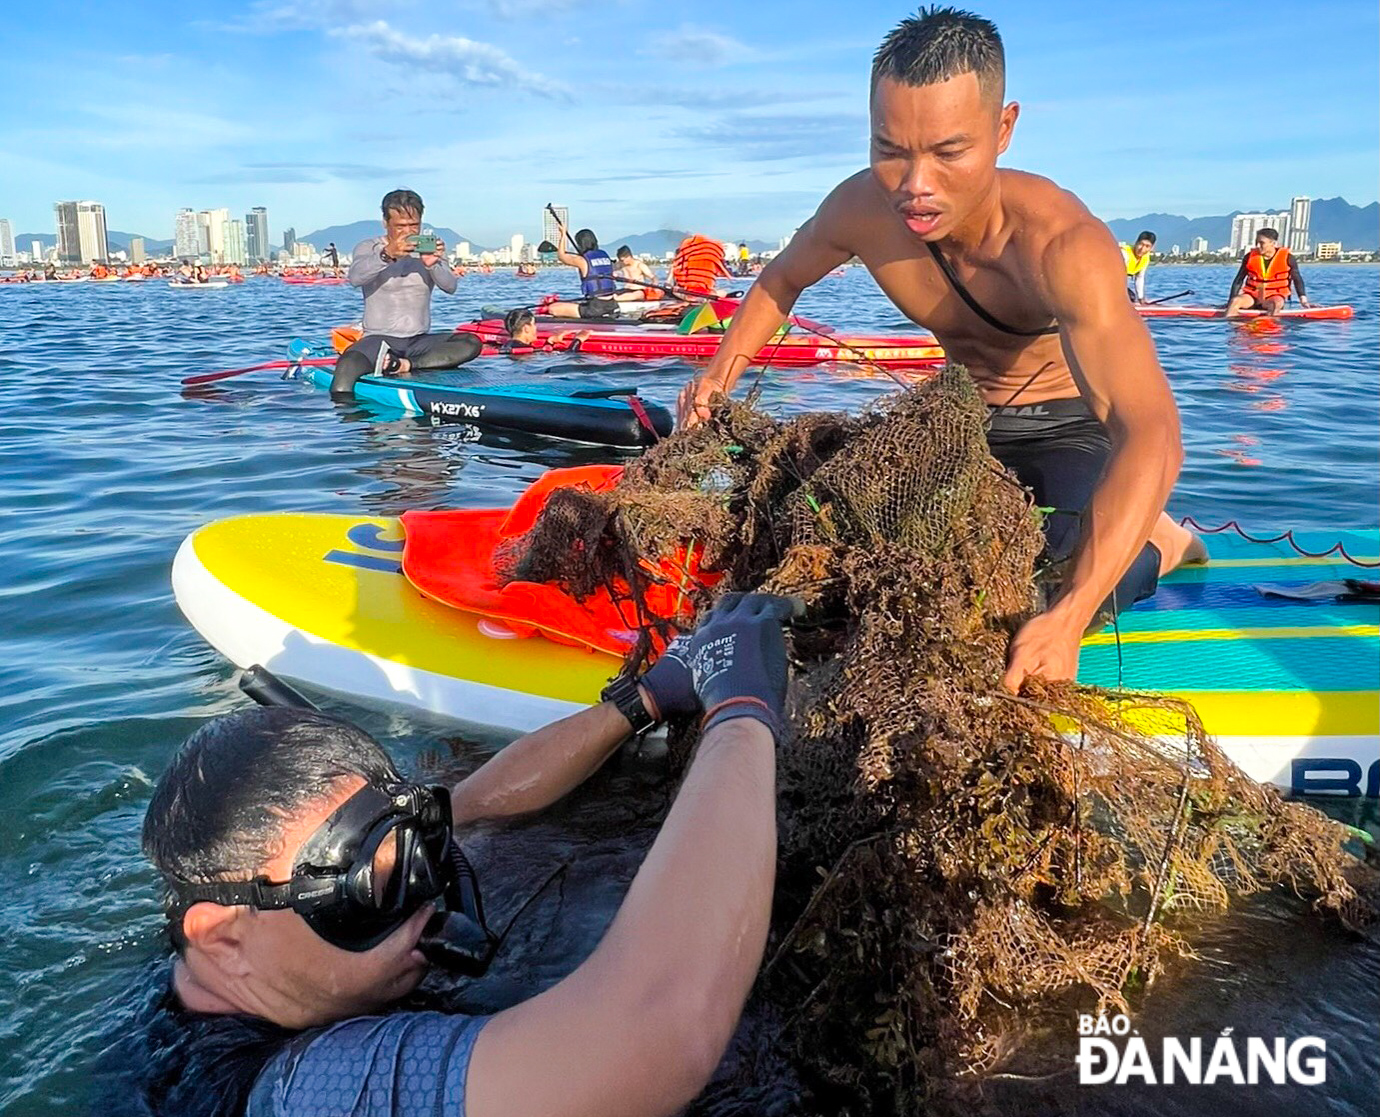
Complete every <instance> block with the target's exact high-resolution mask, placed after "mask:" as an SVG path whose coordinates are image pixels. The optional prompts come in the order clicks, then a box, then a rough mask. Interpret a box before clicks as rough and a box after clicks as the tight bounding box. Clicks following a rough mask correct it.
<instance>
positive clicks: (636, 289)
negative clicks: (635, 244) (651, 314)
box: [613, 244, 666, 302]
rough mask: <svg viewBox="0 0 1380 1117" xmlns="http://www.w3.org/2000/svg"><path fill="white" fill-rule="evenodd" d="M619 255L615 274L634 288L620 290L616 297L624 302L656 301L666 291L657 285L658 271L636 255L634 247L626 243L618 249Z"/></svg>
mask: <svg viewBox="0 0 1380 1117" xmlns="http://www.w3.org/2000/svg"><path fill="white" fill-rule="evenodd" d="M617 257H618V266H617V268H616V269H615V270H614V273H613V274H614V275H615V276H616V277H617V278H618V279H619V280H620V281H622V282H623V283H626V284H628V285H629V286H630V287H631V288H632V290H630V291H619V292H618V293H617V294H616V295H614V298H615V299H618V300H619V301H622V302H627V301H631V300H634V299H644V300H649V301H656V300H657V299H660V298H661V297H662V296H663V295H664V294H665V293H666V292H664V291H663V290H661V288H660V287H658V286H657V284H658V282H659V280H658V279H657V277H656V272H654V271H652V269H651V268H649V267H648V266H647V265H646V264H645V263H644V262H643V261H642V260H640V259H638V258H637V257H636V256H634V255H633V252H632V249H631V248H629V247H628V246H627V245H626V244H625V245H623V246H622V247H621V248H619V249H618V252H617Z"/></svg>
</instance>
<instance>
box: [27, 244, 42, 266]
mask: <svg viewBox="0 0 1380 1117" xmlns="http://www.w3.org/2000/svg"><path fill="white" fill-rule="evenodd" d="M29 255H30V256H31V257H32V258H33V262H34V263H35V264H41V263H43V242H42V241H41V240H36V241H34V242H33V244H32V245H31V246H30V248H29Z"/></svg>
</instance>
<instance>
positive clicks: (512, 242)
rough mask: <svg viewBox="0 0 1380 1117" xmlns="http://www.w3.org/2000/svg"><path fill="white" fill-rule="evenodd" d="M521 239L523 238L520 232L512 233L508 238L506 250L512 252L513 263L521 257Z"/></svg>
mask: <svg viewBox="0 0 1380 1117" xmlns="http://www.w3.org/2000/svg"><path fill="white" fill-rule="evenodd" d="M523 241H524V238H523V235H522V234H521V233H514V234H513V235H512V236H511V237H509V238H508V251H509V252H511V253H512V254H513V261H514V263H516V262H517V261H518V260H521V259H522V245H523Z"/></svg>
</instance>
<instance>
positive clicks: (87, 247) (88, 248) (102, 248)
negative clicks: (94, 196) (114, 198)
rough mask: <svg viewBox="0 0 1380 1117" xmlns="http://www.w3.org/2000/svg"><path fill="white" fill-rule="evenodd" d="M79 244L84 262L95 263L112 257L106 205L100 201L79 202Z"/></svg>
mask: <svg viewBox="0 0 1380 1117" xmlns="http://www.w3.org/2000/svg"><path fill="white" fill-rule="evenodd" d="M77 245H78V248H79V250H80V258H81V262H82V263H83V264H94V263H95V262H96V261H97V260H106V259H109V257H110V243H109V241H108V240H107V238H106V235H105V206H103V205H101V203H100V202H78V203H77Z"/></svg>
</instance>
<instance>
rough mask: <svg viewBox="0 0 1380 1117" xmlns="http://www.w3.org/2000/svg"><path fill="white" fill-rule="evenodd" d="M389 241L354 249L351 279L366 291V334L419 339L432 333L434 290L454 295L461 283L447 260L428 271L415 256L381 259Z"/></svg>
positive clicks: (379, 239) (377, 239)
mask: <svg viewBox="0 0 1380 1117" xmlns="http://www.w3.org/2000/svg"><path fill="white" fill-rule="evenodd" d="M386 243H387V238H386V237H371V238H370V239H369V240H366V241H362V242H361V243H359V244H357V245H356V246H355V254H354V259H352V260H351V261H350V271H349V279H350V284H351V286H353V287H362V288H363V289H364V332H365V334H387V335H388V336H389V337H417V336H419V335H420V334H425V333H429V332H430V331H431V289H432V288H433V287H439V288H441V290H442V291H444V292H446V294H448V295H453V294H454V293H455V288H456V286H457V283H458V280H457V279H456V276H455V273H454V272H453V271H451V269H450V265H449V264H447V263H446V262H445V261H444V260H437V261H436V263H435V265H434V266H433V267H430V268H428V267H427V266H426V265H425V264H424V263H422V262H421V260H419V259H417V257H416V256H415V255H411V256H403V257H400V258H399V259H397V260H393V261H391V262H390V261H388V260H385V259H384V258H383V256H382V255H381V253H382V251H383V246H384V245H385V244H386Z"/></svg>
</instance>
